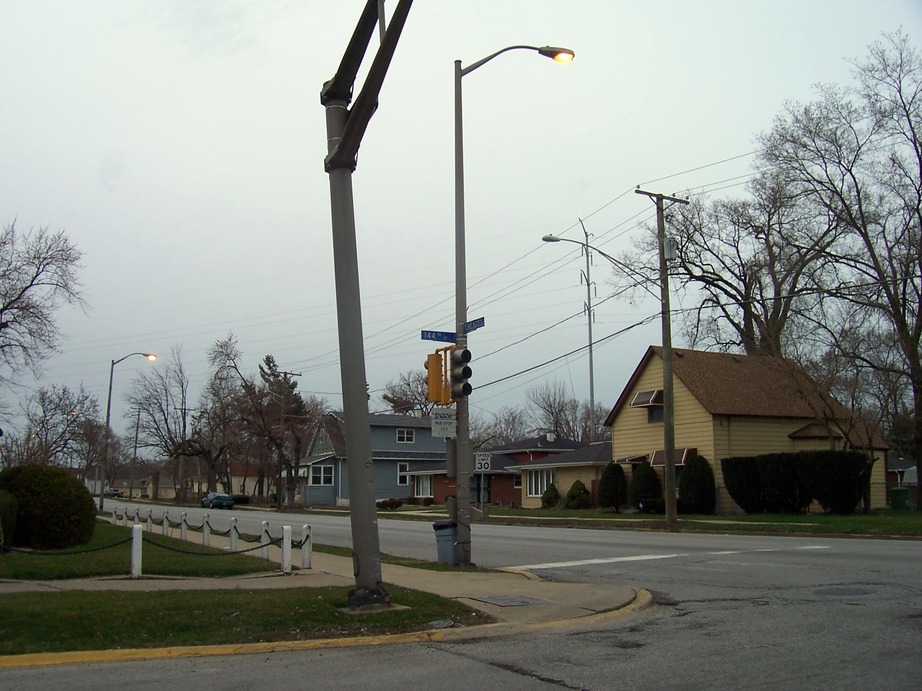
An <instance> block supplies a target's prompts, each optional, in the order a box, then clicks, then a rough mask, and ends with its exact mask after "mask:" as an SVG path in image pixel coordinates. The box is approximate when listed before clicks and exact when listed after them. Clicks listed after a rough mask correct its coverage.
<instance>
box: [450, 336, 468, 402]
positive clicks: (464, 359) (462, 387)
mask: <svg viewBox="0 0 922 691" xmlns="http://www.w3.org/2000/svg"><path fill="white" fill-rule="evenodd" d="M450 352H451V399H452V400H453V401H456V400H458V399H459V398H461V397H463V396H469V395H470V394H471V391H473V388H472V387H471V385H470V383H469V382H468V379H470V378H471V368H470V366H469V365H468V364H467V363H469V362H470V361H471V351H469V350H468V349H467V348H457V347H453V348H452V349H451V351H450Z"/></svg>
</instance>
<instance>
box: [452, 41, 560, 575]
mask: <svg viewBox="0 0 922 691" xmlns="http://www.w3.org/2000/svg"><path fill="white" fill-rule="evenodd" d="M511 50H532V51H535V52H537V53H538V54H539V55H543V56H544V57H546V58H551V59H553V60H554V61H555V62H559V63H563V64H565V63H568V62H570V61H571V60H572V59H573V51H572V50H570V49H569V48H555V47H553V46H543V47H540V48H539V47H538V46H524V45H515V46H507V47H506V48H502V49H501V50H498V51H496V52H495V53H491V54H490V55H488V56H487V57H485V58H483V59H481V60H478V61H477V62H475V63H472V64H470V65H468V66H467V67H462V66H461V61H460V60H455V344H456V345H457V347H458V349H459V350H462V351H463V350H464V349H466V348H467V332H466V331H465V328H464V325H465V324H466V323H467V258H466V250H465V229H464V136H463V127H462V117H461V78H462V77H464V76H465V75H468V74H470V73H471V72H473V71H474V70H476V69H477V68H478V67H482V66H483V65H485V64H486V63H488V62H490V60H492V59H493V58H495V57H497V56H498V55H502V54H503V53H507V52H509V51H511ZM456 422H457V432H456V436H455V439H454V440H449V442H448V447H447V457H448V477H449V478H452V477H455V478H456V481H457V485H456V491H457V502H456V505H455V511H454V515H453V516H451V518H452V519H454V520H455V522H456V524H457V530H458V532H457V540H456V543H455V559H456V561H457V562H458V563H459V564H470V563H471V506H470V477H471V473H472V472H473V469H474V455H473V451H472V449H471V432H470V409H469V405H468V400H467V396H460V397H459V398H458V401H457V410H456ZM453 471H454V472H453Z"/></svg>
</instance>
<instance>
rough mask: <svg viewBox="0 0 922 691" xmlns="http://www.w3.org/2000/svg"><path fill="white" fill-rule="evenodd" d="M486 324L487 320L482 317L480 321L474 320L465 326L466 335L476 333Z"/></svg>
mask: <svg viewBox="0 0 922 691" xmlns="http://www.w3.org/2000/svg"><path fill="white" fill-rule="evenodd" d="M485 323H486V320H485V319H484V318H483V317H480V318H479V319H474V320H473V321H469V322H467V323H466V324H465V325H464V333H466V334H468V333H470V332H471V331H476V330H477V329H479V328H480V327H481V326H483V325H484V324H485Z"/></svg>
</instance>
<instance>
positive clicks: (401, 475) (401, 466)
mask: <svg viewBox="0 0 922 691" xmlns="http://www.w3.org/2000/svg"><path fill="white" fill-rule="evenodd" d="M410 431H411V432H412V431H413V430H410ZM409 472H410V464H409V463H398V464H397V484H398V485H401V486H403V487H408V486H409V485H410V476H409V475H408V474H407V473H409Z"/></svg>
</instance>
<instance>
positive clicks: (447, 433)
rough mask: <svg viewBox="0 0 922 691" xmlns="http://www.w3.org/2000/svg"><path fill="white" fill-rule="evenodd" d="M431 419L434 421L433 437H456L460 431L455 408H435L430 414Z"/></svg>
mask: <svg viewBox="0 0 922 691" xmlns="http://www.w3.org/2000/svg"><path fill="white" fill-rule="evenodd" d="M429 419H430V420H431V421H432V436H433V437H454V436H455V435H456V434H457V433H458V426H457V424H456V422H455V411H454V408H451V409H443V410H440V409H438V408H436V409H433V411H432V412H431V413H430V414H429Z"/></svg>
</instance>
